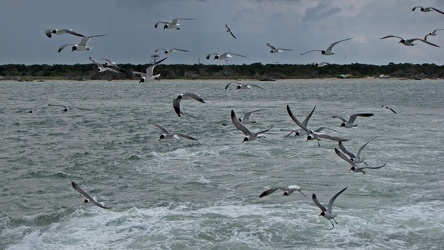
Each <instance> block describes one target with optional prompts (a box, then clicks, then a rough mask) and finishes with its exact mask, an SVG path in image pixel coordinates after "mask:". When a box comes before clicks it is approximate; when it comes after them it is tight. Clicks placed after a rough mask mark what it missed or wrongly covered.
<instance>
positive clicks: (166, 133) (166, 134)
mask: <svg viewBox="0 0 444 250" xmlns="http://www.w3.org/2000/svg"><path fill="white" fill-rule="evenodd" d="M153 125H154V126H156V127H158V128H159V129H160V130H161V131H162V134H161V135H160V138H159V141H160V140H163V139H165V140H167V139H180V138H187V139H190V140H197V139H196V138H194V137H191V136H189V135H184V134H181V133H170V132H169V131H168V130H167V129H166V128H164V127H162V126H160V125H157V124H153Z"/></svg>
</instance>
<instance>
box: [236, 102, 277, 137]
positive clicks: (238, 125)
mask: <svg viewBox="0 0 444 250" xmlns="http://www.w3.org/2000/svg"><path fill="white" fill-rule="evenodd" d="M231 121H232V122H233V124H234V126H235V127H236V128H237V129H239V130H240V131H242V132H243V133H244V134H245V137H244V140H243V141H242V143H244V142H246V141H254V140H256V139H257V138H262V137H263V138H265V137H264V136H263V135H262V134H263V133H265V132H268V131H269V130H270V129H271V128H272V127H273V126H271V127H270V128H268V129H266V130H263V131H259V132H257V133H252V132H251V131H250V130H249V129H248V128H247V127H245V126H244V125H243V124H242V123H241V122H240V121H239V119H238V118H237V117H236V114H235V113H234V110H231Z"/></svg>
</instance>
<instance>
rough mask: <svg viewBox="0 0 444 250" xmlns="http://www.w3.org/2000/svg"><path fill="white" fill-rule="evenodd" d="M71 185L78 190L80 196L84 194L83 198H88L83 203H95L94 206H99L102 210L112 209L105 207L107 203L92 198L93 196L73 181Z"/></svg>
mask: <svg viewBox="0 0 444 250" xmlns="http://www.w3.org/2000/svg"><path fill="white" fill-rule="evenodd" d="M71 185H72V187H73V188H74V189H75V190H77V192H79V193H80V194H82V195H83V196H85V197H86V199H85V201H84V202H83V203H88V202H92V203H94V205H96V206H99V207H101V208H104V209H111V207H107V206H105V203H103V202H98V201H97V199H96V197H95V196H93V197H91V195H89V194H88V193H87V192H85V191H84V190H83V189H82V188H81V187H80V186H79V185H77V183H75V182H73V181H72V182H71Z"/></svg>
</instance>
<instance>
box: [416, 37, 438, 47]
mask: <svg viewBox="0 0 444 250" xmlns="http://www.w3.org/2000/svg"><path fill="white" fill-rule="evenodd" d="M424 38H425V37H424ZM410 40H412V41H421V42H423V43H427V44H429V45H432V46H435V47H438V48H440V47H439V46H438V45H436V44H434V43H431V42H429V41H426V40H425V39H421V38H412V39H410Z"/></svg>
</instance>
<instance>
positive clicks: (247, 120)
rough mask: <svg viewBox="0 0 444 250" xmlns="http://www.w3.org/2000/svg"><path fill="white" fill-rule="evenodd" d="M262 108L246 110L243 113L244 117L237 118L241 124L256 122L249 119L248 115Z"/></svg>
mask: <svg viewBox="0 0 444 250" xmlns="http://www.w3.org/2000/svg"><path fill="white" fill-rule="evenodd" d="M262 110H263V109H258V110H253V111H250V112H247V113H245V114H244V118H239V121H240V122H242V124H244V125H245V124H250V123H256V121H253V120H250V116H251V114H253V113H254V112H259V111H262Z"/></svg>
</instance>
